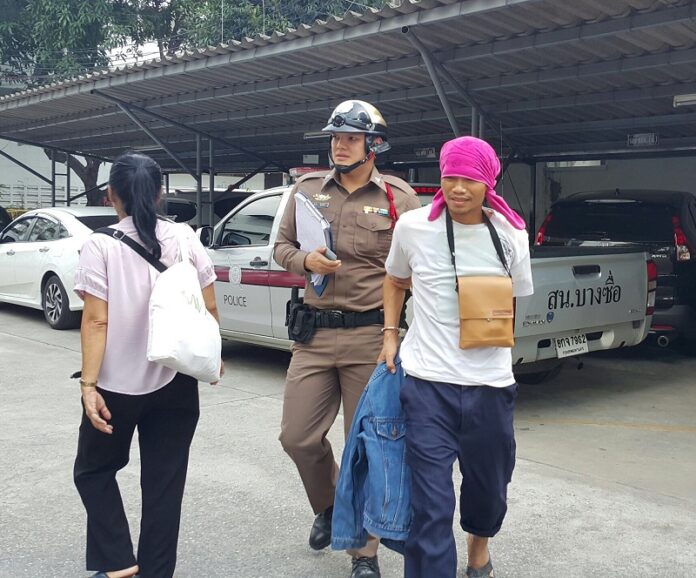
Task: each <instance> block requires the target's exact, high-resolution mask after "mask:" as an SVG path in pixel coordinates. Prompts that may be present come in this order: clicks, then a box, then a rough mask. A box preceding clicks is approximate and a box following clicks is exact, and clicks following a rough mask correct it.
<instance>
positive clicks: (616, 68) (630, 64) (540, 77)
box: [47, 48, 696, 142]
mask: <svg viewBox="0 0 696 578" xmlns="http://www.w3.org/2000/svg"><path fill="white" fill-rule="evenodd" d="M390 62H394V61H390ZM397 62H398V61H397ZM693 62H696V48H692V49H687V50H673V51H671V52H665V53H660V54H650V55H645V56H637V57H626V58H621V59H617V60H611V61H606V62H596V63H592V64H581V65H573V66H567V67H563V68H556V69H545V70H537V71H533V72H525V73H519V74H511V75H500V76H497V77H493V78H486V79H478V80H471V81H469V82H466V83H463V86H464V87H465V89H466V90H467V91H469V92H477V91H485V90H496V89H499V88H516V87H520V86H525V85H529V84H539V83H545V82H561V81H565V80H577V79H580V78H586V77H591V76H601V75H607V74H614V75H619V74H621V73H624V72H633V71H640V70H647V69H650V68H660V67H662V66H669V65H680V64H690V63H693ZM378 64H379V67H380V68H382V69H386V68H389V66H388V65H389V63H378ZM349 70H350V69H349ZM343 72H348V70H346V71H343ZM363 72H364V71H363ZM373 73H374V71H373V70H372V69H370V71H369V75H372V74H373ZM321 77H322V79H321V81H322V82H324V81H327V80H328V79H327V74H326V73H322V74H321ZM274 82H276V81H274ZM296 82H298V83H299V84H302V82H301V81H299V80H298V81H296ZM289 86H290V84H288V85H286V87H289ZM676 86H678V85H676ZM257 88H258V87H257ZM680 90H681V88H680ZM585 98H588V99H589V98H591V97H585ZM143 110H147V109H143ZM491 110H492V111H494V112H502V110H501V108H500V107H498V108H495V107H493V108H492V109H491ZM508 110H511V106H508V107H507V108H506V111H508ZM147 112H148V114H149V113H151V112H152V111H149V110H148V111H147ZM485 112H488V109H486V108H484V113H485ZM152 114H156V113H152ZM465 114H466V116H468V115H469V114H470V111H468V112H466V113H465ZM170 122H171V121H170ZM174 122H176V121H174ZM189 128H190V127H189ZM80 134H82V135H84V136H85V137H89V135H90V134H94V132H91V133H90V132H88V133H80ZM114 134H117V133H114ZM59 140H60V139H59ZM47 142H54V141H53V140H49V141H47Z"/></svg>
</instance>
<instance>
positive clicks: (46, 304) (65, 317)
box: [41, 275, 80, 329]
mask: <svg viewBox="0 0 696 578" xmlns="http://www.w3.org/2000/svg"><path fill="white" fill-rule="evenodd" d="M41 306H42V309H43V313H44V317H45V318H46V321H48V324H49V325H50V326H51V327H52V328H53V329H72V328H74V327H77V326H78V325H79V323H80V312H79V311H70V302H69V300H68V294H67V293H66V292H65V287H63V284H62V283H61V282H60V279H58V277H57V276H56V275H51V277H49V278H48V280H47V281H46V284H45V285H44V288H43V291H42V294H41Z"/></svg>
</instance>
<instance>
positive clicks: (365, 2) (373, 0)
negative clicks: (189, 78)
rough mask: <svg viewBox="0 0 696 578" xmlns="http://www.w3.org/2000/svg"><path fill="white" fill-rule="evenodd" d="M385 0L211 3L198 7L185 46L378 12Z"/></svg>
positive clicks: (213, 0) (220, 0)
mask: <svg viewBox="0 0 696 578" xmlns="http://www.w3.org/2000/svg"><path fill="white" fill-rule="evenodd" d="M386 3H387V2H386V0H361V1H360V2H359V3H358V2H353V1H351V0H211V1H208V2H200V3H199V9H200V12H199V15H198V18H196V19H194V20H192V21H191V23H190V25H189V26H188V27H187V28H186V29H185V30H184V34H185V36H186V39H187V45H188V46H214V45H217V44H221V43H224V42H229V41H230V40H240V39H242V38H245V37H253V36H255V35H256V34H267V35H270V34H272V33H273V32H274V31H276V30H277V31H280V32H283V31H285V30H287V29H288V28H295V27H297V26H299V25H300V24H312V23H314V21H315V20H323V19H326V18H328V17H329V16H330V15H337V16H341V15H343V14H345V13H346V12H348V11H354V12H364V11H365V10H366V9H368V8H370V7H371V8H382V7H383V6H384V5H385V4H386Z"/></svg>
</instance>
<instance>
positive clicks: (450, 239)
mask: <svg viewBox="0 0 696 578" xmlns="http://www.w3.org/2000/svg"><path fill="white" fill-rule="evenodd" d="M483 221H484V223H486V226H487V227H488V232H489V233H490V234H491V240H492V241H493V246H494V247H495V252H496V253H497V254H498V259H500V262H501V263H502V264H503V267H504V268H505V271H506V272H507V274H508V275H510V268H509V267H508V264H507V259H505V253H504V252H503V244H502V243H501V242H500V236H499V235H498V231H496V229H495V227H494V226H493V223H491V220H490V218H489V217H488V215H487V214H486V211H483ZM445 222H446V225H447V244H448V245H449V250H450V258H451V259H452V267H453V268H454V290H455V291H457V292H459V285H458V284H457V263H456V260H455V255H454V226H453V225H452V215H450V212H449V209H447V210H446V211H445ZM510 276H511V275H510Z"/></svg>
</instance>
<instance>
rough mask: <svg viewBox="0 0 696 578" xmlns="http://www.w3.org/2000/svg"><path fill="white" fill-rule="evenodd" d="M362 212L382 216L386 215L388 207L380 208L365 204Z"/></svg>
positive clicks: (387, 214)
mask: <svg viewBox="0 0 696 578" xmlns="http://www.w3.org/2000/svg"><path fill="white" fill-rule="evenodd" d="M363 213H365V214H366V215H382V216H383V217H388V216H389V209H380V208H379V207H369V206H367V205H365V206H364V207H363Z"/></svg>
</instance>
